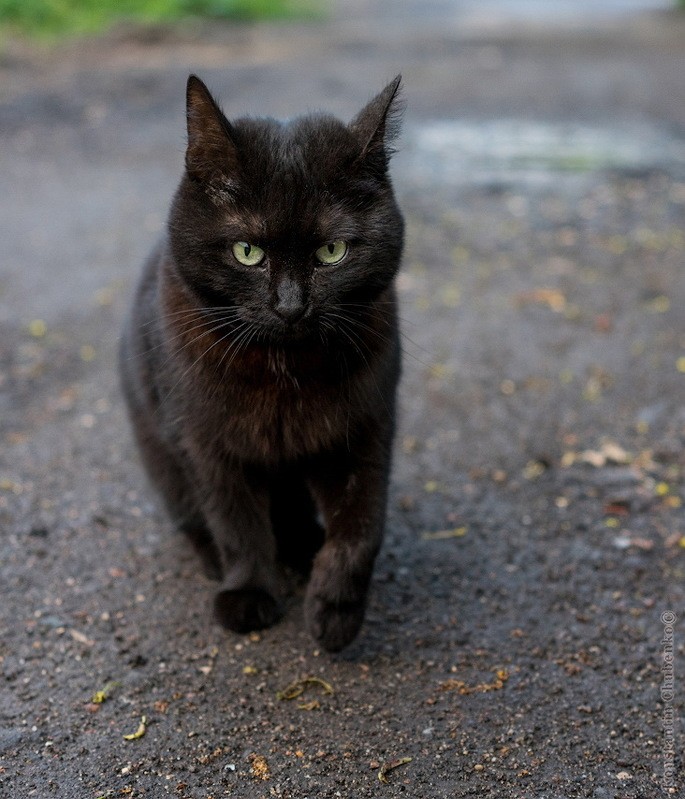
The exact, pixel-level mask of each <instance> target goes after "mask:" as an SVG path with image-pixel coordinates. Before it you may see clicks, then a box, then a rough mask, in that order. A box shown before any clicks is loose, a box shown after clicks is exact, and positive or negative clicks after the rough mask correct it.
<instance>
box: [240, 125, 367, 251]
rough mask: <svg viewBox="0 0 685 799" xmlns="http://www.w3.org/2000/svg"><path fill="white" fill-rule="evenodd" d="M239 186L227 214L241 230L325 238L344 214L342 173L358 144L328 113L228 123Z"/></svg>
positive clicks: (344, 179)
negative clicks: (238, 170) (235, 149)
mask: <svg viewBox="0 0 685 799" xmlns="http://www.w3.org/2000/svg"><path fill="white" fill-rule="evenodd" d="M233 130H234V134H235V139H236V145H237V150H238V153H239V164H240V175H241V177H240V180H239V183H240V187H239V191H238V194H237V195H236V197H235V200H236V201H235V202H234V203H233V204H232V206H233V207H232V208H231V210H230V212H229V215H230V217H231V219H232V220H235V221H236V222H237V221H238V220H240V222H241V223H242V225H243V226H244V228H245V230H246V233H248V232H253V235H255V236H259V235H261V236H266V237H276V238H280V237H283V236H284V235H286V233H287V232H291V233H292V234H300V235H302V234H311V235H313V236H324V237H325V236H326V235H327V233H328V232H329V231H330V232H334V231H337V230H340V229H341V227H342V226H344V224H345V220H346V219H348V218H349V215H348V214H346V212H345V208H346V207H347V206H348V205H349V203H348V202H347V194H348V193H349V187H348V186H347V177H346V175H347V173H348V171H349V165H350V164H351V163H352V161H354V160H355V158H357V157H358V155H359V152H358V149H359V148H358V143H357V142H356V140H355V139H354V137H353V136H352V135H351V133H350V131H349V129H348V128H347V127H346V126H345V125H344V124H343V123H342V122H340V121H338V120H336V119H335V118H334V117H304V118H302V117H300V118H296V119H294V120H292V121H285V122H279V121H275V120H252V119H249V120H239V121H237V122H235V123H233Z"/></svg>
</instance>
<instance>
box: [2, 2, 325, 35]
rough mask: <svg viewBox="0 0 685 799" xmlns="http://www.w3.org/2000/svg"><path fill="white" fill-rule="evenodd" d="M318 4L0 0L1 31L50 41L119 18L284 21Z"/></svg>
mask: <svg viewBox="0 0 685 799" xmlns="http://www.w3.org/2000/svg"><path fill="white" fill-rule="evenodd" d="M318 7H319V5H318V3H317V2H316V0H0V29H2V30H3V31H4V32H6V33H7V32H15V33H19V34H23V35H27V36H32V37H38V38H51V39H53V38H60V37H63V36H79V35H84V34H90V33H100V32H102V31H104V30H106V29H107V28H110V27H111V26H112V25H114V24H116V23H118V22H136V23H141V24H160V23H171V22H176V21H178V20H182V19H187V18H189V17H196V18H198V17H204V18H213V19H243V20H256V19H287V18H291V17H296V16H303V15H312V14H314V13H316V10H317V8H318Z"/></svg>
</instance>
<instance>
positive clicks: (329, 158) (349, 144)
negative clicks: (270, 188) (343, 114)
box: [233, 114, 358, 182]
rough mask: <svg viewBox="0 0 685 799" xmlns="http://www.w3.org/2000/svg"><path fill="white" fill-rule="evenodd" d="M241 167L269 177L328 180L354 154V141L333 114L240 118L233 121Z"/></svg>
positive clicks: (355, 143) (355, 145)
mask: <svg viewBox="0 0 685 799" xmlns="http://www.w3.org/2000/svg"><path fill="white" fill-rule="evenodd" d="M233 130H234V135H235V137H236V138H237V139H238V150H239V153H240V161H241V165H242V166H243V169H247V170H249V169H252V170H254V171H256V172H258V173H262V175H263V177H268V178H269V179H270V181H274V180H284V181H286V182H292V181H293V180H295V181H297V180H301V179H306V180H308V181H310V182H311V181H316V180H330V179H331V178H332V177H334V176H336V175H337V174H339V173H340V171H341V170H342V169H344V167H345V166H346V165H347V164H348V163H349V161H350V160H351V159H353V158H354V157H355V156H356V155H357V154H358V152H357V150H358V143H357V141H356V139H355V137H354V136H353V135H352V134H351V132H350V130H349V128H348V127H347V126H346V125H345V124H344V123H342V122H341V121H340V120H338V119H336V118H335V117H332V116H328V115H323V114H322V115H310V116H305V117H296V118H294V119H292V120H275V119H242V120H238V121H236V122H235V123H234V125H233Z"/></svg>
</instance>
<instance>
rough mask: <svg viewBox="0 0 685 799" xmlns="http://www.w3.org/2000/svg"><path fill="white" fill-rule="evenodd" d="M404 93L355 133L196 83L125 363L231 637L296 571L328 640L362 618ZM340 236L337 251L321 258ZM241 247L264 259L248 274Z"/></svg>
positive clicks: (383, 460)
mask: <svg viewBox="0 0 685 799" xmlns="http://www.w3.org/2000/svg"><path fill="white" fill-rule="evenodd" d="M399 83H400V81H399V78H397V79H395V80H394V81H393V82H392V83H390V84H389V85H388V86H387V87H386V88H385V89H384V90H383V91H382V92H381V93H380V94H379V95H378V96H377V97H375V98H374V99H373V100H372V101H371V102H370V103H369V104H368V105H367V106H366V107H365V108H364V109H363V110H362V111H361V112H360V113H359V114H358V116H357V117H356V118H355V119H354V120H353V121H352V122H351V123H350V124H349V125H345V124H343V123H342V122H339V121H338V120H336V119H334V118H332V117H329V116H325V115H316V116H307V117H303V118H299V119H295V120H294V121H292V122H288V123H280V122H276V121H274V120H270V119H257V120H255V119H239V120H237V121H235V122H229V121H228V120H227V119H226V118H225V116H224V115H223V113H222V112H221V111H220V109H219V107H218V106H217V105H216V103H215V101H214V100H213V98H212V96H211V95H210V93H209V92H208V90H207V88H206V87H205V85H204V84H203V83H202V82H201V81H200V80H199V79H198V78H196V77H194V76H191V77H190V79H189V80H188V92H187V108H188V149H187V153H186V170H185V174H184V176H183V178H182V180H181V184H180V186H179V189H178V191H177V193H176V196H175V198H174V201H173V204H172V207H171V213H170V217H169V225H168V230H167V233H166V235H165V236H164V238H163V239H162V241H161V242H160V243H159V245H158V246H157V248H156V249H155V251H154V252H153V253H152V255H151V257H150V258H149V260H148V261H147V264H146V265H145V269H144V272H143V276H142V280H141V282H140V285H139V287H138V291H137V294H136V298H135V302H134V305H133V308H132V312H131V315H130V318H129V320H128V323H127V325H126V328H125V330H124V335H123V340H122V349H121V370H122V378H123V386H124V392H125V395H126V399H127V401H128V407H129V412H130V417H131V421H132V424H133V429H134V432H135V435H136V438H137V441H138V445H139V448H140V452H141V455H142V458H143V461H144V463H145V466H146V467H147V470H148V473H149V475H150V477H151V479H152V481H153V483H154V484H155V485H156V487H157V488H158V490H159V491H160V493H161V495H162V497H163V498H164V500H165V502H166V505H167V508H168V510H169V513H170V514H171V516H172V518H173V519H174V521H175V523H176V524H177V525H178V526H179V528H181V529H182V530H183V531H184V532H185V533H186V534H187V535H188V536H189V537H190V539H191V540H192V541H193V543H194V544H195V546H196V547H197V549H198V551H199V552H200V554H201V556H202V558H203V561H204V564H205V567H206V569H207V570H208V572H209V573H210V574H211V575H212V576H214V577H216V578H217V579H220V580H221V581H222V585H221V590H220V592H219V594H218V595H217V597H216V601H215V612H216V615H217V618H218V620H219V621H220V622H221V623H222V624H223V625H224V626H226V627H228V628H230V629H232V630H236V631H238V632H244V631H246V630H250V629H256V628H259V627H265V626H268V625H270V624H273V623H274V621H276V619H277V618H278V617H279V615H280V613H281V600H282V597H283V594H284V590H285V582H284V579H283V570H282V569H281V568H280V566H281V565H283V564H285V565H287V566H289V567H291V568H294V569H296V570H298V571H300V572H303V573H307V572H309V571H311V574H310V577H309V583H308V587H307V592H306V596H305V617H306V623H307V626H308V628H309V630H310V631H311V633H312V635H313V636H314V637H315V638H316V639H317V640H318V641H319V642H320V643H321V644H322V645H323V646H324V647H326V648H327V649H329V650H338V649H341V648H342V647H344V646H345V645H346V644H348V643H349V642H350V641H351V640H352V639H353V638H354V636H355V635H356V634H357V632H358V630H359V627H360V625H361V622H362V620H363V615H364V607H365V602H366V594H367V590H368V586H369V581H370V577H371V572H372V569H373V562H374V558H375V556H376V553H377V552H378V549H379V547H380V544H381V539H382V535H383V527H384V519H385V507H386V494H387V484H388V474H389V468H390V455H391V446H392V437H393V429H394V416H395V410H394V409H395V391H396V386H397V381H398V378H399V371H400V348H399V336H398V324H397V316H396V300H395V291H394V287H393V281H394V278H395V275H396V273H397V270H398V268H399V263H400V257H401V251H402V241H403V223H402V217H401V215H400V212H399V210H398V208H397V205H396V202H395V199H394V196H393V191H392V187H391V184H390V180H389V176H388V170H387V167H388V159H389V156H390V147H391V141H392V139H393V137H394V135H395V134H396V132H397V128H398V89H399ZM336 241H342V242H345V243H346V244H347V254H346V256H345V257H344V259H343V260H342V261H341V262H340V263H338V264H336V265H326V264H322V263H320V261H319V260H317V258H316V256H315V252H316V251H317V250H318V249H319V248H321V247H322V246H325V245H327V244H328V243H329V242H336ZM236 242H248V243H250V245H251V248H250V251H252V252H254V247H258V248H261V249H262V250H263V251H264V253H265V256H264V259H263V261H262V262H261V263H259V264H257V265H253V266H246V265H244V264H242V263H240V262H239V261H238V260H237V257H236V255H234V252H233V245H234V244H235V243H236ZM319 518H320V519H321V521H322V522H323V526H322V525H321V524H320V523H319V520H318V519H319Z"/></svg>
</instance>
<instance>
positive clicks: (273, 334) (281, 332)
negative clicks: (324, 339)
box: [262, 319, 319, 345]
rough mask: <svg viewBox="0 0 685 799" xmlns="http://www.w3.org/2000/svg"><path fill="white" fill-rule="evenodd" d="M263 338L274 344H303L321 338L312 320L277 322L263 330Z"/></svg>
mask: <svg viewBox="0 0 685 799" xmlns="http://www.w3.org/2000/svg"><path fill="white" fill-rule="evenodd" d="M262 331H263V336H264V337H265V338H267V339H268V340H269V341H270V342H271V343H273V344H282V345H287V344H301V343H305V342H307V341H309V340H313V339H314V338H318V336H319V328H318V326H317V325H316V323H315V322H314V320H312V319H302V320H300V321H298V322H281V321H278V320H277V321H275V322H272V323H270V324H268V325H265V326H264V327H263V328H262Z"/></svg>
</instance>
